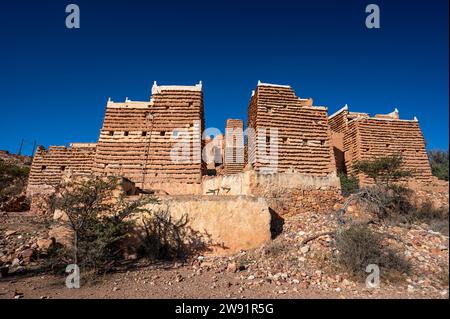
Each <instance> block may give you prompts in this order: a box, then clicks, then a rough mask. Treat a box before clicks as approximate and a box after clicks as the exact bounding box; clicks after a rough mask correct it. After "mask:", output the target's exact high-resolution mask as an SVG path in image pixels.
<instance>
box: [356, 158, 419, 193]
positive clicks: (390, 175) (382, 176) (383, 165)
mask: <svg viewBox="0 0 450 319" xmlns="http://www.w3.org/2000/svg"><path fill="white" fill-rule="evenodd" d="M402 164H403V158H402V156H401V155H400V154H394V155H388V156H382V157H377V158H374V159H371V160H361V161H358V162H356V163H355V164H354V165H353V168H354V169H355V172H356V173H363V174H365V175H366V176H367V177H370V178H372V179H373V180H374V182H375V184H380V185H384V186H386V187H390V185H391V182H396V181H399V180H401V179H402V178H405V177H411V176H412V171H411V170H408V169H405V168H403V167H402Z"/></svg>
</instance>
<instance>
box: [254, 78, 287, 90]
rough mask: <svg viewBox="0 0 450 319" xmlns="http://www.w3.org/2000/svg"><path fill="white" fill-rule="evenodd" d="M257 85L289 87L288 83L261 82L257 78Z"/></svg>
mask: <svg viewBox="0 0 450 319" xmlns="http://www.w3.org/2000/svg"><path fill="white" fill-rule="evenodd" d="M257 86H273V87H281V88H288V89H290V88H291V86H290V85H281V84H273V83H263V82H261V81H260V80H258V84H257Z"/></svg>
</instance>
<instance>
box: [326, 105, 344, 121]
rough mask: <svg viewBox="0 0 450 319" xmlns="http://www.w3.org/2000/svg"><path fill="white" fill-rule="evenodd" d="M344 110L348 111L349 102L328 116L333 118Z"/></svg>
mask: <svg viewBox="0 0 450 319" xmlns="http://www.w3.org/2000/svg"><path fill="white" fill-rule="evenodd" d="M342 111H348V105H347V104H345V105H344V107H342V108H341V109H339V110H337V111H336V112H334V113H333V114H331V115H330V116H328V119H331V118H332V117H335V116H336V115H338V114H339V113H341V112H342Z"/></svg>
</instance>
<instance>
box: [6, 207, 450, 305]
mask: <svg viewBox="0 0 450 319" xmlns="http://www.w3.org/2000/svg"><path fill="white" fill-rule="evenodd" d="M0 219H1V220H0V267H3V269H4V268H5V265H8V266H9V268H8V274H6V273H4V275H5V276H2V278H0V298H17V299H18V298H448V297H449V295H448V292H449V284H448V267H449V266H448V261H449V253H448V246H449V238H448V235H443V234H441V233H438V232H435V231H433V230H431V229H429V226H428V225H426V224H421V225H412V226H411V225H409V226H406V225H396V226H394V225H381V224H380V225H371V227H372V229H373V230H374V231H377V232H380V233H389V234H392V236H390V237H389V238H386V239H385V244H386V245H389V246H390V247H392V248H395V249H397V250H398V251H399V252H401V253H402V254H403V256H404V257H405V258H406V259H407V260H409V261H410V263H411V265H412V269H411V272H410V273H409V274H401V273H399V274H396V275H394V276H392V275H391V274H390V275H389V276H384V274H383V273H382V274H381V284H380V288H375V289H370V288H366V286H365V283H364V281H361V280H356V279H354V278H352V277H351V276H349V275H348V274H347V273H345V272H344V271H342V270H341V269H340V268H339V267H338V266H336V262H335V261H334V259H333V257H332V256H333V248H332V245H331V243H332V238H331V237H330V236H328V235H326V236H322V237H318V238H317V239H315V240H312V241H310V242H308V243H307V244H305V245H304V244H303V243H302V242H303V241H304V240H305V239H306V238H308V237H309V236H311V235H313V234H317V233H320V232H326V231H329V230H333V229H334V228H335V216H334V214H333V213H330V214H315V213H310V214H304V215H302V216H296V217H290V218H285V221H284V224H283V231H282V232H281V233H280V234H279V236H278V237H277V238H276V239H275V240H273V241H272V242H270V243H268V244H267V245H266V246H264V247H261V248H259V249H256V250H252V251H242V252H240V253H239V254H236V255H234V256H230V257H205V256H196V257H195V258H193V259H192V260H190V261H188V262H185V263H158V264H155V263H153V264H152V263H147V262H145V261H140V262H138V263H134V264H133V265H123V266H122V267H119V268H118V269H117V271H116V272H115V273H112V274H106V275H102V276H95V277H94V276H92V275H86V276H84V275H83V274H82V282H81V285H82V286H81V288H80V289H68V288H66V287H65V278H64V276H62V275H54V274H52V273H49V272H35V271H33V269H36V268H39V265H40V263H42V261H43V260H45V250H46V248H47V247H48V245H50V244H51V241H50V240H49V239H47V238H46V236H47V234H46V230H47V223H48V221H47V220H46V219H45V218H43V217H37V216H33V215H28V214H24V213H15V214H11V213H10V214H9V216H8V217H6V216H3V217H0Z"/></svg>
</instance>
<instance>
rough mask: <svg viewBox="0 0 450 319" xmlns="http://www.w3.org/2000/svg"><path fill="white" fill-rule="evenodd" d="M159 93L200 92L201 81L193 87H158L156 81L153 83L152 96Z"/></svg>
mask: <svg viewBox="0 0 450 319" xmlns="http://www.w3.org/2000/svg"><path fill="white" fill-rule="evenodd" d="M161 91H196V92H201V91H202V81H199V82H198V84H195V85H158V84H157V83H156V81H154V82H153V86H152V95H153V94H157V93H161Z"/></svg>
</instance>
